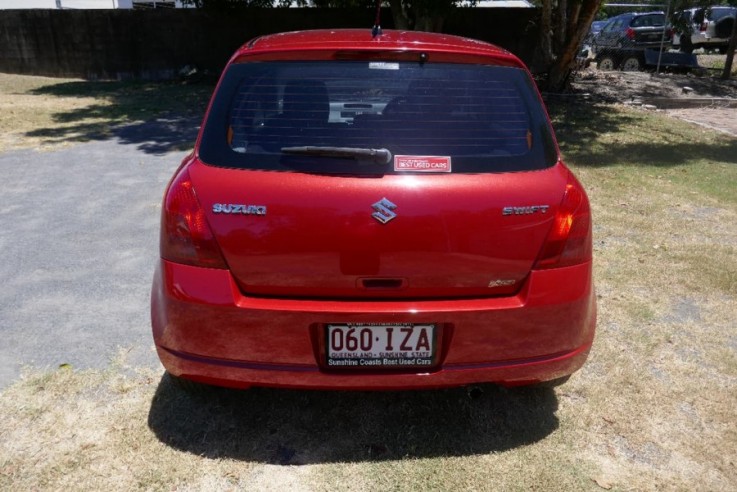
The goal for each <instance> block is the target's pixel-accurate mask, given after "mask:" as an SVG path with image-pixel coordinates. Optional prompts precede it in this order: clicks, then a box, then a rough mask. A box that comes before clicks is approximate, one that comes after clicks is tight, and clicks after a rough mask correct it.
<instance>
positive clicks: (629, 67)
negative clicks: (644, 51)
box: [619, 55, 643, 72]
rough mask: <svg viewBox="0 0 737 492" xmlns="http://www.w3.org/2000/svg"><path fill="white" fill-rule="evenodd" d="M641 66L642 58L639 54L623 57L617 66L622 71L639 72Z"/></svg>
mask: <svg viewBox="0 0 737 492" xmlns="http://www.w3.org/2000/svg"><path fill="white" fill-rule="evenodd" d="M642 67H643V63H642V60H641V59H640V57H639V56H634V55H631V56H627V57H625V58H624V60H622V63H621V64H620V66H619V68H621V69H622V71H623V72H639V71H640V70H642Z"/></svg>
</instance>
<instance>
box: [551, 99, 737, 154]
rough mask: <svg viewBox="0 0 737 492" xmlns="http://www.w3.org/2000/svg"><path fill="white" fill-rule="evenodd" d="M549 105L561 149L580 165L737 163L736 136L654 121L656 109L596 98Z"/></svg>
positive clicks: (667, 121)
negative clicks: (639, 108) (622, 105)
mask: <svg viewBox="0 0 737 492" xmlns="http://www.w3.org/2000/svg"><path fill="white" fill-rule="evenodd" d="M547 105H548V110H549V112H550V116H551V119H552V120H553V126H554V128H555V131H556V135H557V137H558V142H559V144H560V147H561V150H562V152H563V154H564V156H565V157H566V160H568V161H570V162H572V163H575V164H576V165H577V166H583V167H606V166H614V165H637V166H651V167H656V168H658V167H660V168H664V167H675V166H682V165H686V164H694V163H696V162H698V160H700V159H706V160H709V161H712V162H715V163H719V164H733V165H734V164H737V159H735V157H734V156H735V155H737V138H734V137H731V136H729V135H726V134H724V135H722V134H717V133H716V132H714V135H717V136H716V137H713V138H710V137H705V136H701V132H703V131H704V130H703V129H702V128H700V127H698V126H696V125H692V126H688V125H686V126H684V124H682V123H680V122H679V123H675V120H674V124H672V125H670V124H668V123H669V121H671V120H669V119H667V118H665V117H663V118H662V121H658V122H657V123H658V124H655V123H654V122H653V121H652V120H651V118H653V114H652V113H649V112H645V111H637V110H633V109H624V108H622V107H617V106H614V105H611V104H604V103H600V102H597V101H590V100H588V101H587V100H581V99H578V100H563V99H559V98H555V99H553V100H549V101H548V102H547ZM707 132H708V131H707Z"/></svg>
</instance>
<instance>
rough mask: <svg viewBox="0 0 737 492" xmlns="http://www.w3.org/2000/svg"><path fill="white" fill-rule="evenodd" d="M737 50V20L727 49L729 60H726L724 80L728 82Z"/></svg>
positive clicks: (733, 25)
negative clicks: (736, 50)
mask: <svg viewBox="0 0 737 492" xmlns="http://www.w3.org/2000/svg"><path fill="white" fill-rule="evenodd" d="M736 48H737V18H735V20H734V22H733V23H732V37H730V38H729V46H728V47H727V58H726V59H725V60H724V71H723V72H722V80H728V79H729V77H730V75H731V74H732V63H733V62H734V50H735V49H736Z"/></svg>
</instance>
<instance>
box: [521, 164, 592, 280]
mask: <svg viewBox="0 0 737 492" xmlns="http://www.w3.org/2000/svg"><path fill="white" fill-rule="evenodd" d="M591 241H592V240H591V209H590V207H589V201H588V199H587V198H586V193H585V192H584V191H583V188H582V187H581V184H580V183H579V182H578V181H577V180H576V178H574V177H573V175H571V177H570V179H569V181H568V184H567V185H566V191H565V194H564V195H563V200H562V201H561V203H560V206H559V207H558V211H557V212H556V214H555V218H554V220H553V226H552V228H551V229H550V232H549V233H548V237H547V238H546V239H545V243H544V245H543V248H542V250H541V251H540V256H539V257H538V259H537V262H535V266H534V268H535V269H537V270H542V269H545V268H561V267H566V266H571V265H578V264H580V263H585V262H587V261H589V260H591V251H592V245H591Z"/></svg>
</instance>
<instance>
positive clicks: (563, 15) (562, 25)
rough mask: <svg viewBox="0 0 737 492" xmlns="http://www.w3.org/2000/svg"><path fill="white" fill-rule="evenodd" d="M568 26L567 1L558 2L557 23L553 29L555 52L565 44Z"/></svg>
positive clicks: (560, 0)
mask: <svg viewBox="0 0 737 492" xmlns="http://www.w3.org/2000/svg"><path fill="white" fill-rule="evenodd" d="M567 26H568V0H558V22H557V23H556V28H555V50H556V51H559V50H560V49H561V48H563V45H564V44H565V42H566V34H567V32H568V31H566V27H567Z"/></svg>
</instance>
